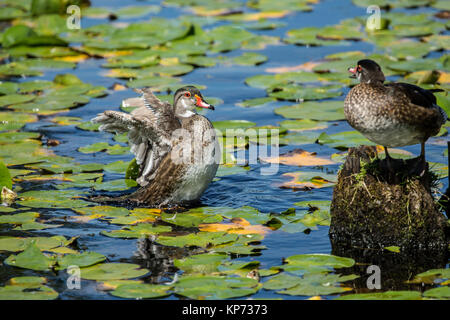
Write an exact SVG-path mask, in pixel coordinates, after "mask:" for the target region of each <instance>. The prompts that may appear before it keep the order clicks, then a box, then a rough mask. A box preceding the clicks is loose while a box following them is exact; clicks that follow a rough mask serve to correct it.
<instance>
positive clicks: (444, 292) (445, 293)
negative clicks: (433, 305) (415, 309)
mask: <svg viewBox="0 0 450 320" xmlns="http://www.w3.org/2000/svg"><path fill="white" fill-rule="evenodd" d="M423 296H424V297H428V298H435V299H450V287H448V286H446V287H437V288H433V289H430V290H427V291H425V292H424V293H423Z"/></svg>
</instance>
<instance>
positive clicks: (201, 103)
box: [195, 95, 214, 110]
mask: <svg viewBox="0 0 450 320" xmlns="http://www.w3.org/2000/svg"><path fill="white" fill-rule="evenodd" d="M195 98H196V99H197V102H196V103H195V105H196V106H197V107H199V108H204V109H211V110H214V106H212V105H210V104H209V103H207V102H206V101H205V100H203V98H202V97H200V96H198V95H195Z"/></svg>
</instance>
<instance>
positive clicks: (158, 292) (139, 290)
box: [110, 283, 172, 299]
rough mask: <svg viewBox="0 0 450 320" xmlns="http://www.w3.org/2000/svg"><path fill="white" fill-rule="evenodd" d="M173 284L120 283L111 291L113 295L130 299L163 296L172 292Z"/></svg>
mask: <svg viewBox="0 0 450 320" xmlns="http://www.w3.org/2000/svg"><path fill="white" fill-rule="evenodd" d="M171 288H172V287H171V286H168V285H155V284H146V283H135V284H123V285H119V286H118V287H117V288H116V289H115V290H113V291H111V292H110V293H111V294H112V295H113V296H116V297H121V298H128V299H149V298H162V297H166V296H168V295H170V294H171V292H170V290H171Z"/></svg>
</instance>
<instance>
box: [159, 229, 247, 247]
mask: <svg viewBox="0 0 450 320" xmlns="http://www.w3.org/2000/svg"><path fill="white" fill-rule="evenodd" d="M237 238H238V236H237V235H236V234H228V233H226V232H198V233H195V234H192V233H191V234H188V235H184V236H175V237H169V236H159V237H158V238H157V239H156V242H158V243H159V244H162V245H165V246H174V247H185V246H197V247H207V246H210V245H219V244H223V243H227V242H233V241H236V240H237Z"/></svg>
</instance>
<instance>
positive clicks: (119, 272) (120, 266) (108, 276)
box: [80, 263, 149, 281]
mask: <svg viewBox="0 0 450 320" xmlns="http://www.w3.org/2000/svg"><path fill="white" fill-rule="evenodd" d="M148 272H149V271H148V270H147V269H143V268H142V269H141V268H140V266H139V265H137V264H132V263H101V264H96V265H94V266H91V267H86V268H82V269H81V272H80V276H81V278H83V279H88V280H98V281H105V280H121V279H131V278H137V277H141V276H143V275H145V274H147V273H148Z"/></svg>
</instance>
